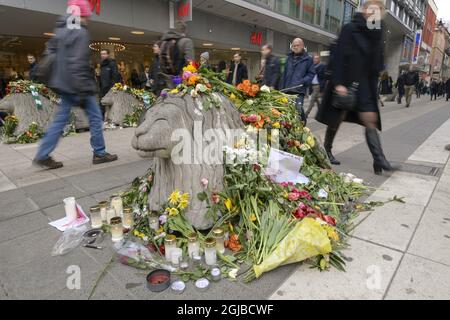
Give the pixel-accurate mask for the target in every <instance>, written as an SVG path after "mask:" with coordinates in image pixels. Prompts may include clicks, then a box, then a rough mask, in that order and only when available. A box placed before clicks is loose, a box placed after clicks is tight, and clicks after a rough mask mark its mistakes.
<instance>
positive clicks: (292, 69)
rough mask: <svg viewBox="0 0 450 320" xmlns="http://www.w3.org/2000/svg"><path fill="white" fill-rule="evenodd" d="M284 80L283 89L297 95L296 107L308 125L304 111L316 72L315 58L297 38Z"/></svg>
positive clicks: (292, 47) (287, 63) (293, 43)
mask: <svg viewBox="0 0 450 320" xmlns="http://www.w3.org/2000/svg"><path fill="white" fill-rule="evenodd" d="M291 50H292V51H291V53H289V55H288V57H287V60H286V66H285V70H284V74H283V78H282V85H281V87H282V89H283V90H284V91H285V92H286V93H288V94H292V95H297V101H296V106H297V110H298V113H299V115H300V117H301V120H302V121H303V122H304V123H305V124H306V120H307V119H306V114H305V110H304V109H303V102H304V101H305V95H306V90H307V88H308V87H309V86H310V84H311V82H312V80H313V79H314V76H315V75H316V72H315V71H314V62H313V58H311V56H309V55H308V53H307V52H306V51H305V44H304V42H303V40H302V39H300V38H296V39H294V41H293V42H292V46H291Z"/></svg>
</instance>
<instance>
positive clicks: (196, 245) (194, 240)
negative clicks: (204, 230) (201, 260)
mask: <svg viewBox="0 0 450 320" xmlns="http://www.w3.org/2000/svg"><path fill="white" fill-rule="evenodd" d="M188 255H189V258H191V259H193V258H194V256H200V242H199V241H198V237H197V234H196V233H192V234H190V235H189V236H188Z"/></svg>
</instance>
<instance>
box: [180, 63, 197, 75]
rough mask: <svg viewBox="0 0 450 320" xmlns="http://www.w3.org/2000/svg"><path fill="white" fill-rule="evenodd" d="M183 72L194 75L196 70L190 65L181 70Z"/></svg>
mask: <svg viewBox="0 0 450 320" xmlns="http://www.w3.org/2000/svg"><path fill="white" fill-rule="evenodd" d="M183 71H188V72H191V73H196V72H197V68H196V67H194V65H193V64H192V63H190V64H189V65H188V66H186V67H184V68H183Z"/></svg>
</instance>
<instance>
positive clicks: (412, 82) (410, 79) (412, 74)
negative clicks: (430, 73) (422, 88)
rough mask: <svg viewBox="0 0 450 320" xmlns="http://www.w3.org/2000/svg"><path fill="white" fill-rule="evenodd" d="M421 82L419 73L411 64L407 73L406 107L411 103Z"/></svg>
mask: <svg viewBox="0 0 450 320" xmlns="http://www.w3.org/2000/svg"><path fill="white" fill-rule="evenodd" d="M418 82H419V74H418V73H417V71H415V70H414V66H413V65H412V64H411V65H410V66H409V69H408V72H406V74H405V95H406V108H409V106H410V105H411V100H412V96H413V94H414V91H415V90H416V86H417V83H418Z"/></svg>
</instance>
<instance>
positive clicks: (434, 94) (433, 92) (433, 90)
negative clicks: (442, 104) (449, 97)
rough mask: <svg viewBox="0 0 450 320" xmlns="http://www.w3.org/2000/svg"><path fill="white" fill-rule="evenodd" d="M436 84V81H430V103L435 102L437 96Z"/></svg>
mask: <svg viewBox="0 0 450 320" xmlns="http://www.w3.org/2000/svg"><path fill="white" fill-rule="evenodd" d="M438 86H439V85H438V82H437V80H436V79H432V80H431V84H430V96H431V101H433V98H434V100H437V94H438Z"/></svg>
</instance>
